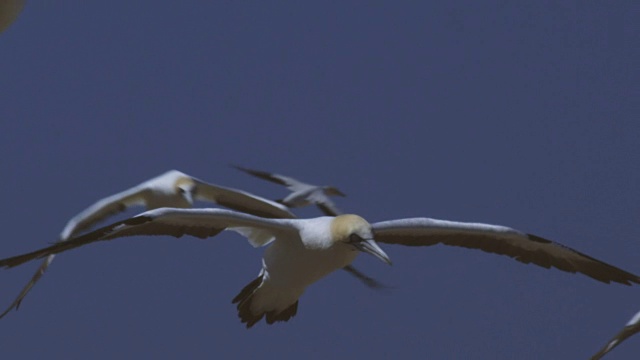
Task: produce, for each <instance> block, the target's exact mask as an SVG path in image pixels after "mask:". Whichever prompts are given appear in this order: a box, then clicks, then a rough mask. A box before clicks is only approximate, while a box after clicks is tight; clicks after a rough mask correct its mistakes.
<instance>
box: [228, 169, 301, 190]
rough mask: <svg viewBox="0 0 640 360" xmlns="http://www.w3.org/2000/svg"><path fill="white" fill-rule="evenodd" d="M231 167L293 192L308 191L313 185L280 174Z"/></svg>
mask: <svg viewBox="0 0 640 360" xmlns="http://www.w3.org/2000/svg"><path fill="white" fill-rule="evenodd" d="M231 166H233V167H234V168H236V169H238V170H240V171H243V172H245V173H247V174H249V175H253V176H255V177H257V178H260V179H263V180H267V181H271V182H272V183H276V184H280V185H284V186H286V187H287V188H289V190H291V191H298V190H300V189H306V188H308V187H311V185H309V184H306V183H303V182H302V181H300V180H296V179H294V178H292V177H288V176H284V175H280V174H273V173H269V172H266V171H260V170H253V169H248V168H245V167H242V166H237V165H231Z"/></svg>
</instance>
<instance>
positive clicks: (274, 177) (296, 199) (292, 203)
mask: <svg viewBox="0 0 640 360" xmlns="http://www.w3.org/2000/svg"><path fill="white" fill-rule="evenodd" d="M232 166H233V167H235V168H236V169H238V170H240V171H244V172H246V173H247V174H250V175H253V176H255V177H258V178H260V179H264V180H267V181H271V182H273V183H276V184H280V185H284V186H286V187H287V189H289V190H291V194H289V195H287V196H286V197H285V198H284V199H281V200H276V201H277V202H279V203H281V204H284V205H286V206H288V207H290V208H296V207H303V206H307V205H316V206H317V207H318V208H319V209H320V210H321V211H322V212H323V213H324V214H325V215H328V216H337V215H340V214H342V211H340V210H339V209H338V208H337V207H336V205H335V204H334V203H333V201H331V199H330V198H329V196H342V197H344V196H346V195H345V194H344V193H343V192H342V191H340V190H338V188H336V187H334V186H320V185H311V184H307V183H304V182H302V181H300V180H296V179H294V178H292V177H288V176H284V175H279V174H272V173H268V172H266V171H259V170H253V169H247V168H245V167H241V166H236V165H232Z"/></svg>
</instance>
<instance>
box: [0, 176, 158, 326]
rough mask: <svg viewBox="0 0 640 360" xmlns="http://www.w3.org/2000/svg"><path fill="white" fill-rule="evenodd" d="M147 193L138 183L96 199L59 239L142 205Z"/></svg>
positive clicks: (25, 290) (47, 261) (26, 290)
mask: <svg viewBox="0 0 640 360" xmlns="http://www.w3.org/2000/svg"><path fill="white" fill-rule="evenodd" d="M148 193H149V189H147V188H145V187H143V186H140V185H139V186H136V187H133V188H131V189H128V190H125V191H122V192H120V193H117V194H114V195H111V196H109V197H106V198H103V199H101V200H98V201H97V202H95V203H94V204H93V205H91V206H89V207H88V208H86V209H85V210H84V211H82V212H81V213H79V214H78V215H76V216H74V217H73V218H72V219H71V220H69V222H67V225H66V226H65V227H64V229H63V230H62V233H61V234H60V241H65V240H67V239H69V238H70V237H72V236H74V235H75V234H78V233H80V232H82V231H84V230H87V229H89V228H91V227H92V226H93V225H95V224H96V223H98V222H100V221H101V220H104V219H105V218H106V217H108V216H111V215H114V214H117V213H119V212H122V211H124V210H126V209H127V208H129V207H131V206H135V205H144V203H145V198H146V196H147V195H148ZM53 258H54V255H51V256H48V257H47V258H46V259H45V260H44V261H43V262H42V264H40V267H38V270H36V272H35V273H34V274H33V276H32V277H31V279H30V280H29V282H28V283H27V285H25V287H24V288H22V290H21V291H20V293H19V294H18V296H17V297H16V298H15V299H14V300H13V302H12V303H11V305H9V307H7V309H5V310H4V311H3V312H2V313H1V314H0V319H1V318H3V317H4V316H5V315H7V314H8V313H9V312H10V311H11V310H12V309H14V308H15V309H17V308H18V307H20V303H21V302H22V300H23V299H24V298H25V296H27V294H28V293H29V291H31V289H32V288H33V286H35V284H36V283H37V282H38V280H40V278H41V277H42V275H44V273H45V271H47V268H48V267H49V265H50V264H51V262H52V261H53Z"/></svg>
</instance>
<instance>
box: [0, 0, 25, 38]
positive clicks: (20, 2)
mask: <svg viewBox="0 0 640 360" xmlns="http://www.w3.org/2000/svg"><path fill="white" fill-rule="evenodd" d="M24 3H25V0H0V33H1V32H3V31H4V30H5V29H6V28H8V27H9V25H11V24H12V23H13V22H14V21H15V20H16V19H17V18H18V15H19V14H20V11H22V8H23V7H24Z"/></svg>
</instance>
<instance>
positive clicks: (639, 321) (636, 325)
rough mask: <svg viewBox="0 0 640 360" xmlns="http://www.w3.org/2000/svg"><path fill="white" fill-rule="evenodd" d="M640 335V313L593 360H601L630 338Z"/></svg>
mask: <svg viewBox="0 0 640 360" xmlns="http://www.w3.org/2000/svg"><path fill="white" fill-rule="evenodd" d="M637 333H640V312H637V313H636V314H635V315H633V316H632V317H631V319H630V320H629V321H628V322H627V324H626V325H625V326H624V328H622V330H620V332H618V333H617V334H616V335H615V336H614V337H613V338H612V339H611V340H609V342H608V343H607V344H606V345H605V346H604V347H603V348H602V349H600V351H598V353H597V354H595V355H594V356H593V357H592V358H591V360H598V359H601V358H602V357H603V356H604V355H606V354H607V353H608V352H609V351H611V350H613V348H615V347H616V346H618V345H620V343H621V342H623V341H625V340H626V339H627V338H629V337H630V336H633V335H635V334H637Z"/></svg>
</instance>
